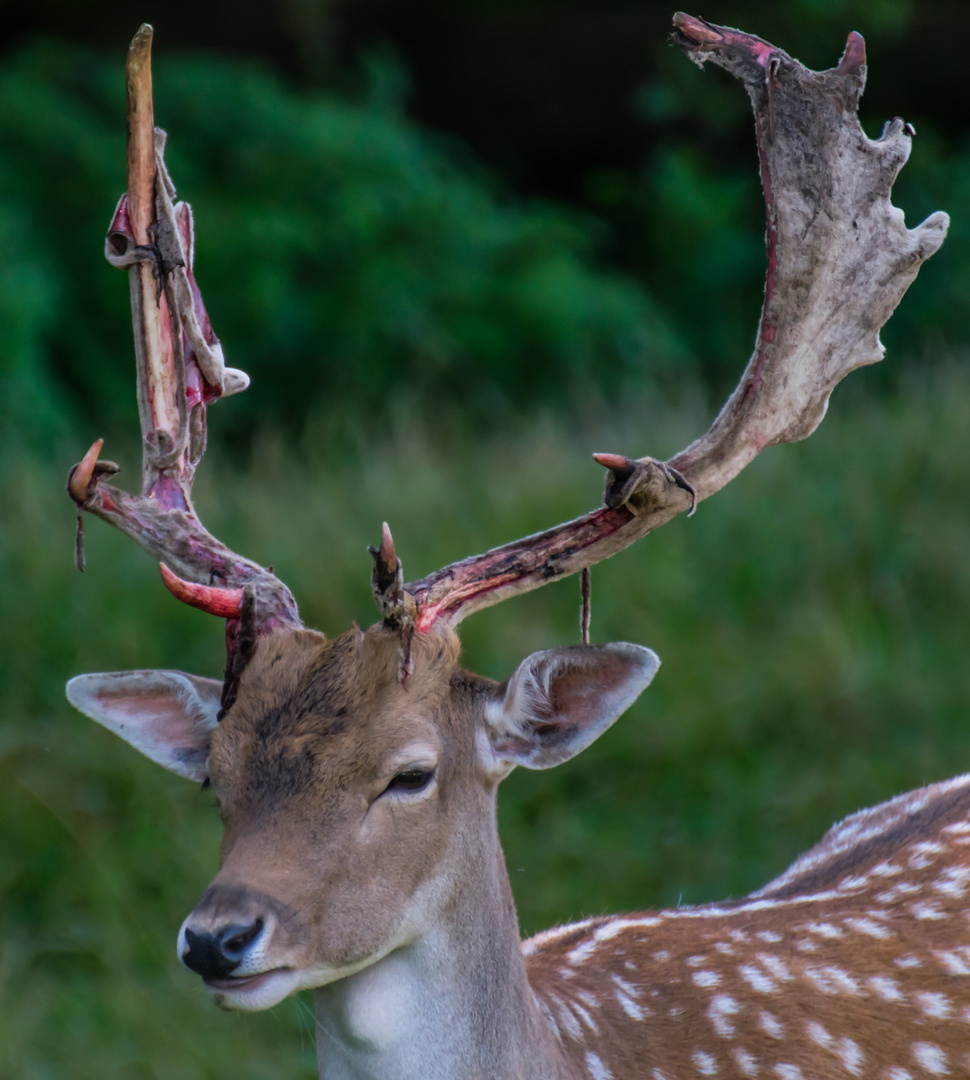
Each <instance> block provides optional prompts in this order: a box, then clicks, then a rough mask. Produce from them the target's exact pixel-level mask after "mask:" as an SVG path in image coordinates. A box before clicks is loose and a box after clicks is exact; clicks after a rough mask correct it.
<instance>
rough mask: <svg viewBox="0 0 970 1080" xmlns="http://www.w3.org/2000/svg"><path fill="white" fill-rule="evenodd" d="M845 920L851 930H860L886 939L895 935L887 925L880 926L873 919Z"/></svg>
mask: <svg viewBox="0 0 970 1080" xmlns="http://www.w3.org/2000/svg"><path fill="white" fill-rule="evenodd" d="M843 922H844V923H845V925H846V926H848V927H849V929H850V930H858V931H859V933H860V934H868V935H869V937H874V938H880V939H882V940H885V939H886V938H888V937H892V936H893V935H892V933H891V932H890V931H889V930H887V929H886V928H885V926H880V925H879V923H877V922H874V921H873V920H872V919H844V920H843Z"/></svg>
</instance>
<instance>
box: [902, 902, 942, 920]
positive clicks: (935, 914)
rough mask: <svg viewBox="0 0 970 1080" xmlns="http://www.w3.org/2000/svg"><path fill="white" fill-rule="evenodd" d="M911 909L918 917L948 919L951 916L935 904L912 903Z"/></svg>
mask: <svg viewBox="0 0 970 1080" xmlns="http://www.w3.org/2000/svg"><path fill="white" fill-rule="evenodd" d="M909 910H910V911H911V912H912V913H913V916H914V917H915V918H917V919H948V918H949V917H950V916H949V915H947V914H946V912H944V911H940V909H939V908H938V907H935V906H934V905H933V904H924V903H918V904H910V905H909Z"/></svg>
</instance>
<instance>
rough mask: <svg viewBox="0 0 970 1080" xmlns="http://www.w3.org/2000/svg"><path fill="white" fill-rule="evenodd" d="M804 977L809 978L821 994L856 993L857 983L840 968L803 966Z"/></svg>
mask: <svg viewBox="0 0 970 1080" xmlns="http://www.w3.org/2000/svg"><path fill="white" fill-rule="evenodd" d="M805 977H806V978H808V979H810V980H811V981H812V982H813V983H814V984H815V988H816V989H817V990H821V992H822V993H823V994H858V993H859V984H858V983H857V982H856V981H855V979H853V978H852V976H851V975H850V974H849V973H848V972H847V971H843V970H842V968H839V967H834V966H831V965H830V966H828V967H820V968H805Z"/></svg>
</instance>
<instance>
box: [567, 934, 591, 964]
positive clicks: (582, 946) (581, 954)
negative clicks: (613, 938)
mask: <svg viewBox="0 0 970 1080" xmlns="http://www.w3.org/2000/svg"><path fill="white" fill-rule="evenodd" d="M598 944H599V943H598V942H597V941H594V940H590V941H581V942H580V943H579V944H578V945H577V946H576V948H575V949H572V950H570V951H569V952H568V953H566V959H567V960H568V961H569V962H570V964H572V965H573V966H574V967H576V966H578V965H579V964H581V963H583V961H584V960H586V959H588V958H589V957H590V956H591V955H592V954H593V953H594V952H596V946H597V945H598Z"/></svg>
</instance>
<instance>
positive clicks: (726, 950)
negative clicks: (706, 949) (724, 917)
mask: <svg viewBox="0 0 970 1080" xmlns="http://www.w3.org/2000/svg"><path fill="white" fill-rule="evenodd" d="M714 948H715V949H716V950H717V951H718V952H719V953H722V954H723V955H724V956H734V949H733V948H732V946H730V945H728V943H727V942H726V941H719V942H718V943H717V944H716V945H715V946H714Z"/></svg>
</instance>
